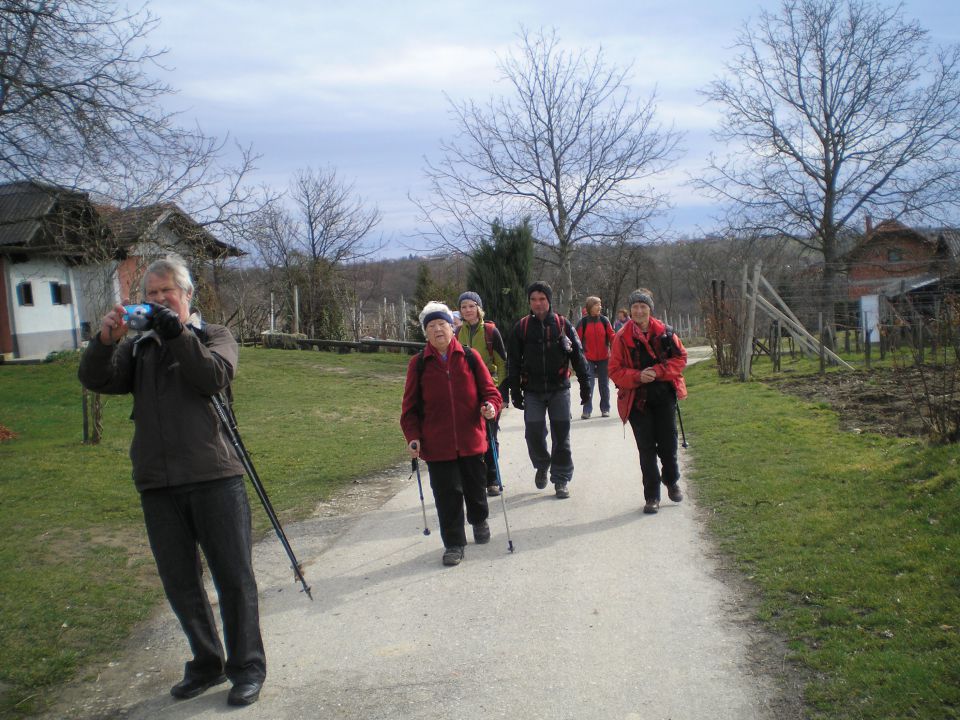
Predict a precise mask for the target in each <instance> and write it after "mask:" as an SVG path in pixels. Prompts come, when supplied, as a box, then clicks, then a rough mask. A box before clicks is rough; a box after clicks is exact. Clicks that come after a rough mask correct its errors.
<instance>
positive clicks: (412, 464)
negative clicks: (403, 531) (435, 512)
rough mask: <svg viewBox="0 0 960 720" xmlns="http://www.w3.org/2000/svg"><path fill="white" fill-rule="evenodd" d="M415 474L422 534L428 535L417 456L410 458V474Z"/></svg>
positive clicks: (425, 507)
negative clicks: (421, 515)
mask: <svg viewBox="0 0 960 720" xmlns="http://www.w3.org/2000/svg"><path fill="white" fill-rule="evenodd" d="M413 473H416V474H417V489H418V490H419V491H420V510H421V511H422V512H423V534H424V535H429V534H430V528H429V527H427V505H426V503H424V502H423V483H422V482H420V461H419V460H417V458H411V459H410V474H411V475H412V474H413Z"/></svg>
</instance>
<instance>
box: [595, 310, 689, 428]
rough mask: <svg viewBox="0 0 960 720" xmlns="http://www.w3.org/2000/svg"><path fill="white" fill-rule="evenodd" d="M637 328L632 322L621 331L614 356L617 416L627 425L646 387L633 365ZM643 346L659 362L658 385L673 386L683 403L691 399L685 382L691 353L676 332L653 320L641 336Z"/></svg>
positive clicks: (615, 341)
mask: <svg viewBox="0 0 960 720" xmlns="http://www.w3.org/2000/svg"><path fill="white" fill-rule="evenodd" d="M635 327H637V324H636V323H635V322H633V320H628V321H627V323H626V324H625V325H624V326H623V327H622V328H620V330H619V331H618V332H617V335H616V337H615V338H614V339H613V349H612V351H611V353H610V379H611V380H613V384H614V385H616V386H617V412H618V413H619V415H620V419H621V420H622V421H623V422H627V419H628V418H629V417H630V411H631V409H632V408H633V406H634V404H635V402H636V399H637V391H638V389H639V388H641V386H642V385H643V384H644V383H641V382H640V373H641V372H642V369H641V368H636V367H634V365H633V348H634V347H635V340H634V328H635ZM640 342H642V343H643V345H644V347H645V349H646V351H647V353H648V354H649V355H651V356H652V357H655V358H656V359H657V362H656V363H655V364H654V365H652V366H651V367H653V369H654V371H655V372H656V373H657V381H661V382H669V383H672V384H673V387H674V390H675V391H676V395H677V400H683V399H684V398H685V397H686V396H687V383H686V381H685V380H684V379H683V369H684V368H685V367H686V366H687V349H686V348H685V347H684V346H683V343H682V342H680V338H679V337H678V336H677V335H676V334H675V333H674V332H673V331H672V330H668V328H667V326H666V325H665V324H664V323H663V322H661V321H660V320H657V319H656V318H650V325H649V326H648V327H647V332H646V333H644V332H642V331H641V332H640ZM664 345H666V348H665V347H664Z"/></svg>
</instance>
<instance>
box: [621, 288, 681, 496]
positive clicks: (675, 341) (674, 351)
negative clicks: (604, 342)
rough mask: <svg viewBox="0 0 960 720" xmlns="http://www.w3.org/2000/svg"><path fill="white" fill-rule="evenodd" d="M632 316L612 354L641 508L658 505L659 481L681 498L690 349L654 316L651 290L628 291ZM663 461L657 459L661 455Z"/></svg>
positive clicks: (671, 492) (623, 328)
mask: <svg viewBox="0 0 960 720" xmlns="http://www.w3.org/2000/svg"><path fill="white" fill-rule="evenodd" d="M628 304H629V307H630V320H628V321H627V323H626V324H625V325H624V326H623V327H622V328H620V331H619V332H618V333H617V336H616V337H615V338H614V340H613V349H612V350H611V354H610V378H611V379H612V380H613V383H614V385H616V386H617V410H618V411H619V413H620V419H621V420H622V421H623V422H624V423H626V422H627V421H628V420H629V421H630V427H631V428H632V429H633V436H634V438H635V439H636V441H637V450H638V451H639V452H640V471H641V473H642V474H643V499H644V506H643V512H645V513H647V514H653V513H656V512H657V510H658V509H659V507H660V483H661V482H662V483H663V484H664V485H666V486H667V496H668V497H669V498H670V499H671V500H672V501H673V502H680V501H681V500H683V493H681V492H680V483H679V480H680V468H679V466H678V464H677V422H676V409H677V400H678V399H680V400H682V399H683V398H685V397H686V396H687V387H686V383H685V382H684V380H683V369H684V368H685V367H686V365H687V351H686V349H685V348H684V347H683V343H682V342H680V338H679V337H677V336H676V334H674V333H673V331H672V330H671V329H669V328H668V327H667V326H666V325H664V324H663V323H662V322H661V321H660V320H657V319H656V318H655V317H653V293H651V292H650V291H649V290H647V289H646V288H640V289H639V290H634V291H633V292H632V293H630V297H629V300H628ZM658 458H659V460H660V465H659V467H658V465H657V459H658Z"/></svg>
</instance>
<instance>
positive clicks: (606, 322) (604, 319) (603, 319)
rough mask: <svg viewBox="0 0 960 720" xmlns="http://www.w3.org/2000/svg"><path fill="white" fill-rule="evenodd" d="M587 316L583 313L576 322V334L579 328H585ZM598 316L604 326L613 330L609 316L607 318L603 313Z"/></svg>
mask: <svg viewBox="0 0 960 720" xmlns="http://www.w3.org/2000/svg"><path fill="white" fill-rule="evenodd" d="M589 318H590V316H589V315H584V316H583V317H582V318H580V322H578V323H577V332H578V334H579V332H580V330H584V331H585V330H586V326H587V320H588V319H589ZM599 318H600V322H602V323H603V325H604V327H608V328H610V329H611V330H613V325H611V324H610V318H608V317H607V316H606V315H603V314H601V315H600V316H599Z"/></svg>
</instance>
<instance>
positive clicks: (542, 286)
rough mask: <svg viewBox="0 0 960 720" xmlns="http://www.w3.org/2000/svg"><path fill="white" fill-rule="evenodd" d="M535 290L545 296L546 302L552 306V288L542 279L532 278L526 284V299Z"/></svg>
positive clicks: (528, 298)
mask: <svg viewBox="0 0 960 720" xmlns="http://www.w3.org/2000/svg"><path fill="white" fill-rule="evenodd" d="M535 292H542V293H543V294H544V295H546V296H547V302H548V303H550V305H551V306H553V288H551V287H550V286H549V285H548V284H547V283H545V282H544V281H543V280H534V281H533V282H532V283H530V284H529V285H528V286H527V301H529V300H530V295H531V294H532V293H535Z"/></svg>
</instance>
